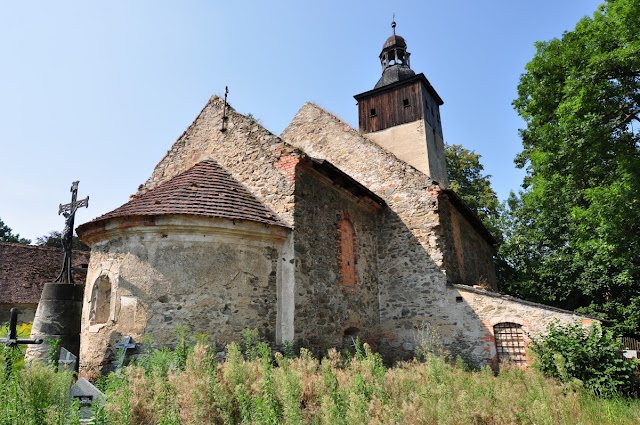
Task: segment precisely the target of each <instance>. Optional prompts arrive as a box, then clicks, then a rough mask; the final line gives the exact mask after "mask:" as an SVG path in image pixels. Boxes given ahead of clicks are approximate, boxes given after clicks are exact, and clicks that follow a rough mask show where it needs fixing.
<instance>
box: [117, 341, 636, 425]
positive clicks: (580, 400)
mask: <svg viewBox="0 0 640 425" xmlns="http://www.w3.org/2000/svg"><path fill="white" fill-rule="evenodd" d="M243 348H244V349H241V346H240V345H239V344H235V343H233V344H230V345H229V346H228V347H227V350H228V355H227V359H226V361H225V362H223V363H221V364H216V363H215V361H214V352H213V350H212V349H211V348H210V347H209V346H207V345H206V344H202V343H199V344H196V345H195V346H192V347H190V348H189V349H188V353H187V357H186V362H185V363H184V367H182V365H181V362H180V359H179V355H177V354H173V356H174V360H171V356H172V352H169V351H167V350H164V349H161V350H156V351H153V352H151V353H149V354H148V358H147V359H146V360H144V361H142V362H138V364H137V365H133V366H129V367H127V368H124V369H122V370H121V371H120V372H118V373H116V374H113V375H111V377H110V380H109V382H110V386H107V388H106V389H105V391H106V393H107V396H108V402H107V404H106V406H105V412H106V417H107V418H108V420H109V423H117V424H132V425H133V424H332V425H333V424H364V423H367V424H394V423H397V424H456V425H460V424H500V425H502V424H577V423H579V424H585V425H589V424H597V425H604V424H616V425H618V424H637V423H639V421H640V402H639V401H638V400H631V399H624V398H612V399H601V398H597V397H595V396H593V395H592V394H591V393H590V392H588V391H586V390H584V389H583V388H582V387H581V386H580V385H579V384H576V383H575V382H574V383H572V384H571V386H568V385H562V384H559V383H557V381H554V380H550V379H547V378H545V377H544V376H543V375H542V374H541V373H539V372H537V371H535V370H522V369H516V368H514V369H508V368H507V369H505V370H503V371H501V372H500V374H499V375H498V376H495V375H494V373H493V372H492V371H491V370H489V369H482V370H479V371H471V370H469V369H468V368H467V367H466V366H465V364H464V363H463V362H462V361H458V362H457V363H456V364H450V363H447V362H445V361H444V360H442V359H441V358H438V357H435V356H433V355H430V354H427V355H426V356H425V358H424V361H422V362H419V361H412V362H406V363H402V364H399V365H397V366H396V367H394V368H390V369H387V368H385V367H384V366H383V364H382V361H381V359H380V356H379V355H377V354H375V353H373V352H371V350H370V348H369V347H368V346H367V345H366V344H365V345H363V346H359V345H358V346H357V349H356V352H355V353H353V354H352V355H351V356H349V357H348V358H345V357H344V356H342V355H341V354H340V353H338V352H337V351H335V350H331V351H330V352H329V354H328V356H327V357H326V358H324V359H322V360H321V361H320V360H317V359H316V358H314V357H313V356H312V355H311V354H310V353H309V352H308V351H307V350H305V349H301V350H300V355H299V356H297V357H293V356H285V355H283V354H281V353H275V355H274V354H272V352H271V349H270V348H269V347H268V346H267V345H266V344H264V343H259V342H257V339H256V338H254V335H253V334H249V335H245V344H243ZM173 353H175V352H173ZM167 365H168V367H167Z"/></svg>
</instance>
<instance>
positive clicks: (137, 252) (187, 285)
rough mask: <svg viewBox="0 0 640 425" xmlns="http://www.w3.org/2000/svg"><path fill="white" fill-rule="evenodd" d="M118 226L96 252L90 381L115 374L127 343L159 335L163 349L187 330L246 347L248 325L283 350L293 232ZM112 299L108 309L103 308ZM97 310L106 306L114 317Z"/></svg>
mask: <svg viewBox="0 0 640 425" xmlns="http://www.w3.org/2000/svg"><path fill="white" fill-rule="evenodd" d="M113 221H114V222H112V223H111V225H110V226H107V229H106V230H105V233H104V234H103V238H102V240H100V241H98V242H96V243H94V244H93V246H92V249H93V250H92V256H91V261H90V264H89V271H88V274H87V289H86V291H85V299H84V309H83V314H82V324H83V325H82V335H81V358H80V373H81V375H85V376H87V375H88V376H95V374H96V373H97V372H98V371H99V370H100V369H101V368H103V367H104V368H106V369H109V368H112V367H113V364H112V363H111V362H113V361H114V360H115V357H114V356H115V353H116V349H115V344H117V343H120V342H122V339H123V338H124V337H126V336H132V337H133V339H134V341H135V342H136V343H142V342H143V340H144V338H145V337H151V338H152V340H153V342H154V343H156V344H161V345H165V344H169V345H171V344H174V343H175V342H176V340H177V338H176V334H175V329H176V325H178V324H179V325H183V326H188V327H189V328H190V329H191V332H193V333H204V334H209V335H212V341H213V342H215V343H216V344H217V346H218V347H220V348H221V347H223V345H224V344H226V343H228V342H231V341H234V340H236V341H237V340H239V339H240V337H241V332H242V330H243V329H244V328H247V327H250V328H256V329H258V330H259V331H260V336H261V338H262V339H263V340H266V341H269V342H271V343H273V344H275V342H276V341H275V340H276V330H277V327H278V323H277V321H278V317H277V309H276V305H277V301H276V298H277V294H278V289H279V287H280V285H281V282H280V280H281V276H282V270H281V266H280V265H279V258H280V252H281V251H282V246H283V244H284V241H285V240H286V238H287V234H288V233H289V231H287V230H285V229H282V228H278V227H274V226H270V227H267V226H264V225H262V224H257V223H252V222H238V221H236V223H235V224H234V223H232V222H231V221H230V220H225V219H203V218H193V217H185V216H174V217H171V216H164V217H158V218H156V220H155V224H154V225H153V226H139V227H129V228H124V229H123V228H119V227H118V223H116V221H117V219H114V220H113ZM94 237H97V235H94ZM105 282H108V283H105ZM109 284H110V288H107V287H108V286H109ZM96 285H98V286H99V287H97V288H96ZM105 288H106V289H109V291H107V290H106V289H105ZM105 293H106V294H109V297H110V298H109V299H108V300H107V303H106V307H105V304H104V302H103V301H104V300H102V301H101V300H100V294H105ZM96 304H100V305H96ZM96 307H97V308H100V309H105V308H106V310H107V311H106V315H105V312H104V311H96Z"/></svg>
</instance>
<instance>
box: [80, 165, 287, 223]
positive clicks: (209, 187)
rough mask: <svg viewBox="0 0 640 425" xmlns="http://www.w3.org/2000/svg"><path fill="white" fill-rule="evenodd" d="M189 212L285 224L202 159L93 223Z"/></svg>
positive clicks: (237, 183)
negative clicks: (122, 218)
mask: <svg viewBox="0 0 640 425" xmlns="http://www.w3.org/2000/svg"><path fill="white" fill-rule="evenodd" d="M167 214H188V215H197V216H204V217H220V218H228V219H236V220H250V221H257V222H260V223H266V224H273V225H277V226H283V227H286V224H284V222H283V221H282V220H281V219H280V217H278V215H277V214H276V213H275V212H273V211H271V210H270V209H269V208H268V207H267V206H265V205H264V204H263V203H261V202H260V201H258V200H257V199H256V198H255V197H254V196H253V195H252V194H251V193H250V192H249V191H248V189H247V188H245V187H244V186H243V185H242V184H240V183H239V182H238V181H237V180H236V179H234V178H233V177H232V176H231V175H230V174H229V173H228V172H227V171H226V170H225V169H223V168H222V167H221V166H220V165H218V163H217V162H215V161H213V160H207V161H203V162H200V163H198V164H196V165H194V166H193V167H191V168H190V169H189V170H187V171H185V172H184V173H182V174H179V175H177V176H175V177H174V178H172V179H171V180H169V181H167V182H165V183H163V184H161V185H160V186H158V187H156V188H154V189H151V190H150V191H148V192H146V193H144V194H142V195H140V196H136V197H134V198H133V199H131V200H130V201H129V202H127V203H126V204H124V205H122V206H121V207H119V208H116V209H115V210H113V211H111V212H109V213H107V214H104V215H102V216H100V217H98V218H96V219H94V220H92V221H91V222H97V221H102V220H107V219H110V218H116V217H127V216H140V215H167Z"/></svg>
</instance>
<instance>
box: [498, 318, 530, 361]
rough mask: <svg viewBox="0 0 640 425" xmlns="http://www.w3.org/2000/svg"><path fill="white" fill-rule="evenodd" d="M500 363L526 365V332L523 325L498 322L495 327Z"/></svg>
mask: <svg viewBox="0 0 640 425" xmlns="http://www.w3.org/2000/svg"><path fill="white" fill-rule="evenodd" d="M493 334H494V336H495V339H496V350H497V353H498V363H499V364H513V365H515V366H526V364H527V355H526V352H525V343H524V332H523V331H522V325H519V324H517V323H511V322H504V323H498V324H496V325H495V326H494V327H493Z"/></svg>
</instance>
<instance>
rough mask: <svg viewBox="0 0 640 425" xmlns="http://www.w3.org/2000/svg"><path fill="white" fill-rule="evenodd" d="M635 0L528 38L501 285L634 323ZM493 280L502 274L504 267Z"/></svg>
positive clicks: (639, 276)
mask: <svg viewBox="0 0 640 425" xmlns="http://www.w3.org/2000/svg"><path fill="white" fill-rule="evenodd" d="M639 28H640V0H610V1H606V2H605V3H604V4H603V5H601V6H600V7H599V8H598V11H597V12H596V13H594V15H593V17H585V18H583V19H582V20H580V22H578V24H577V25H576V27H575V29H574V30H573V31H571V32H565V33H564V34H563V36H562V37H561V38H559V39H553V40H551V41H548V42H539V43H536V48H537V52H536V54H535V56H534V58H533V59H532V60H531V62H529V64H527V66H526V72H525V73H524V74H523V75H522V76H521V78H520V84H519V86H518V98H517V99H516V100H515V101H514V106H515V109H516V110H517V111H518V113H519V114H520V116H521V117H522V118H524V120H525V122H526V128H525V129H523V130H521V136H522V142H523V148H524V149H523V151H522V152H521V153H520V154H519V155H518V157H517V158H516V164H517V165H518V166H519V167H521V168H526V170H527V177H526V178H525V182H524V185H523V186H524V188H525V191H524V192H522V193H521V194H519V195H518V196H515V195H514V196H513V197H512V198H511V199H510V201H509V203H510V205H509V206H510V207H511V208H510V212H511V218H510V222H509V226H511V228H510V230H508V231H507V234H508V237H507V243H506V244H505V245H504V246H503V247H502V251H501V254H502V255H504V258H505V259H506V261H507V262H508V264H509V265H510V266H511V270H510V272H511V275H510V276H508V278H509V279H512V280H511V282H510V288H509V289H510V290H511V291H513V292H516V293H517V294H518V295H523V294H524V295H525V296H526V297H527V298H533V299H534V300H536V301H541V302H545V303H550V304H554V305H557V306H560V307H563V308H569V309H577V310H578V311H581V312H586V313H592V314H596V315H598V316H600V317H604V318H609V319H612V320H614V321H615V323H616V324H617V326H618V327H619V329H620V330H623V331H625V332H630V333H640V178H639V177H640V134H639V131H638V128H640V126H639V124H640V30H639ZM503 278H504V276H503Z"/></svg>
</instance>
